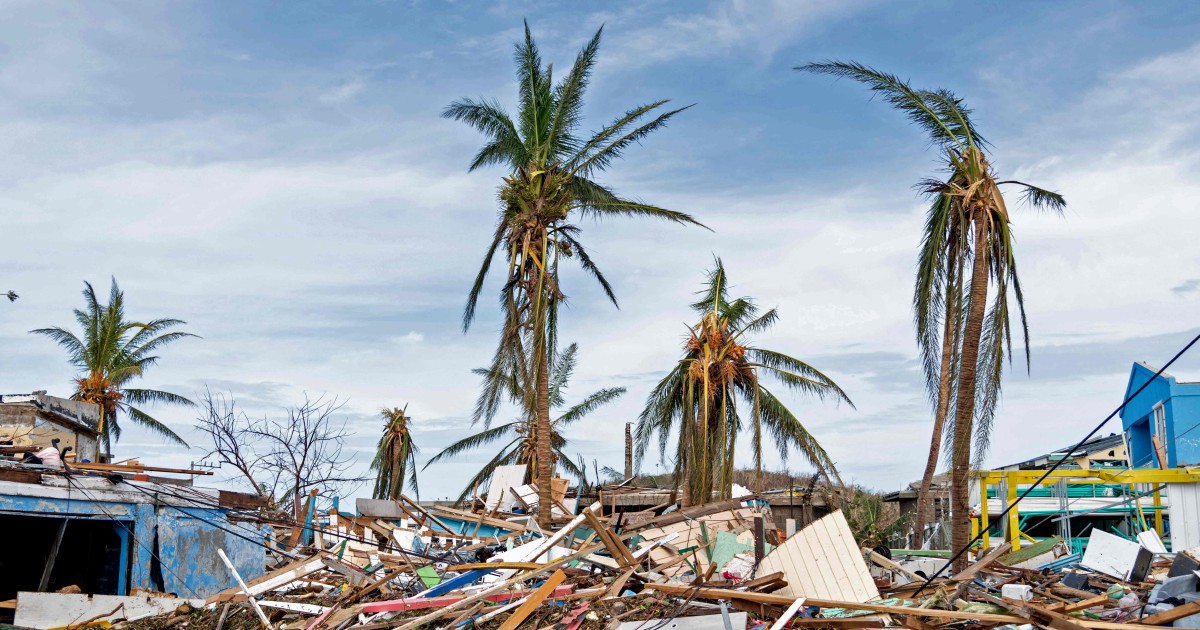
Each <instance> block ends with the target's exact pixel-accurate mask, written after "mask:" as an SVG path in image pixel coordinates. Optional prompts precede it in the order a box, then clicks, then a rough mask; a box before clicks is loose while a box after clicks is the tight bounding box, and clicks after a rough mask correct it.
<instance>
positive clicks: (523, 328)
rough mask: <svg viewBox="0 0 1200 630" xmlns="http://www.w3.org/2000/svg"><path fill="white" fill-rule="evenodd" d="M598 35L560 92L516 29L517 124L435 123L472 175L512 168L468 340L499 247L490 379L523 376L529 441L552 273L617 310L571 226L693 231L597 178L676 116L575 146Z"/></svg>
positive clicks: (583, 138)
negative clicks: (571, 265) (461, 142)
mask: <svg viewBox="0 0 1200 630" xmlns="http://www.w3.org/2000/svg"><path fill="white" fill-rule="evenodd" d="M602 31H603V28H601V29H600V30H597V31H596V34H595V36H593V37H592V39H591V41H589V42H588V44H587V45H586V46H584V47H583V49H582V50H581V51H580V52H579V54H578V55H577V56H576V58H575V63H574V65H573V66H572V67H571V70H570V71H569V72H568V73H567V74H566V76H565V77H563V79H562V80H561V81H559V82H558V83H555V82H554V80H553V77H552V73H551V68H550V67H549V66H546V65H544V64H543V62H542V58H541V54H540V53H539V52H538V48H537V45H536V44H535V43H534V41H533V36H532V35H531V34H530V32H529V25H528V23H526V25H525V40H524V41H523V42H521V43H519V44H517V46H516V52H515V55H514V57H515V61H516V65H517V84H518V111H517V116H516V118H515V120H514V119H513V118H510V117H509V115H508V113H507V112H505V111H504V109H503V108H502V107H501V106H500V105H499V104H498V103H496V102H494V101H488V100H478V101H477V100H472V99H461V100H458V101H455V102H454V103H451V104H450V105H449V106H448V107H447V108H446V109H445V111H443V112H442V116H443V117H445V118H452V119H454V120H459V121H462V122H465V123H467V124H468V125H470V126H472V127H474V128H475V129H476V130H478V131H479V132H481V133H483V134H484V135H485V136H486V137H487V142H486V144H484V146H483V148H482V149H480V151H479V153H478V154H476V156H475V159H474V160H472V161H471V165H470V169H469V170H471V171H474V170H475V169H477V168H480V167H483V166H490V165H501V166H504V167H506V168H508V169H510V174H509V175H508V176H507V177H505V178H504V179H503V181H502V183H501V186H500V201H501V207H500V212H499V219H498V221H497V224H496V230H495V233H494V234H493V236H492V242H491V244H490V245H489V246H488V249H487V252H486V253H485V254H484V258H483V265H482V267H481V268H480V270H479V273H478V274H477V275H476V277H475V283H474V285H473V286H472V287H471V291H470V293H469V294H468V297H467V306H466V309H465V311H464V313H463V330H464V331H465V330H466V329H467V328H468V327H469V326H470V324H471V321H472V319H473V318H474V317H475V308H476V304H477V302H478V299H479V293H480V291H481V289H482V287H483V282H484V280H485V278H486V277H487V273H488V270H489V269H490V268H491V266H492V259H493V257H494V256H495V254H496V251H497V250H498V249H501V248H503V250H504V255H505V256H506V259H507V268H508V269H507V275H506V277H505V280H504V285H503V289H502V290H501V303H502V304H503V309H504V323H503V325H502V328H501V333H500V341H499V343H498V345H497V348H496V352H495V354H494V356H493V358H492V363H491V367H490V369H489V370H487V374H489V375H492V376H493V377H496V378H498V377H499V376H500V375H506V374H522V375H526V374H527V375H529V376H528V378H526V377H525V376H522V377H521V381H522V382H524V383H528V384H529V390H528V391H523V392H521V394H520V396H521V397H522V398H523V399H524V404H525V405H526V406H527V407H528V408H529V409H530V410H531V412H533V413H534V414H535V425H536V426H535V431H534V433H535V434H536V435H549V434H550V429H549V427H550V404H549V391H550V386H549V371H550V369H549V362H550V360H551V357H553V356H554V353H555V348H554V345H555V337H556V335H557V330H556V326H557V318H558V304H559V303H560V302H561V301H562V300H563V299H564V298H565V295H564V293H563V292H562V289H561V287H560V286H559V278H558V270H559V263H560V261H561V259H563V258H577V260H578V262H579V265H580V266H581V267H582V268H583V269H584V271H585V272H587V273H588V274H590V275H592V276H593V277H594V278H595V279H596V281H597V282H599V284H600V286H601V288H602V289H603V290H604V293H605V295H607V296H608V298H609V299H610V300H611V301H612V302H613V304H614V305H615V304H616V303H617V300H616V297H615V295H614V294H613V290H612V287H611V286H610V285H609V283H608V280H606V279H605V278H604V275H603V274H601V273H600V270H599V268H598V267H597V266H596V264H595V263H594V262H593V261H592V259H591V258H590V257H589V256H588V253H587V250H586V249H585V248H584V246H583V245H582V243H580V241H579V235H580V229H579V227H578V226H577V225H574V224H573V223H572V221H573V220H574V219H575V218H577V217H578V216H584V217H591V218H596V219H600V218H606V217H613V216H646V217H654V218H659V219H665V220H668V221H673V222H676V223H693V224H695V223H696V221H695V220H694V219H693V218H692V217H690V216H688V215H686V214H683V213H681V212H675V211H672V210H667V209H665V208H660V207H657V206H652V205H649V204H645V203H641V202H637V201H631V200H629V199H626V198H623V197H620V196H618V195H617V194H616V193H615V192H613V191H612V190H611V189H610V188H608V187H606V186H604V185H602V184H600V183H597V182H596V181H595V179H594V178H595V176H596V175H598V174H600V173H601V172H602V171H604V170H605V169H606V168H607V167H608V166H609V165H611V164H612V163H613V161H614V160H617V159H618V158H620V157H621V156H622V155H623V153H624V151H625V149H627V148H628V147H629V146H630V145H632V144H634V143H637V142H640V141H641V140H642V139H643V138H645V137H646V136H647V135H649V134H650V133H652V132H654V131H655V130H657V129H660V128H662V127H664V126H665V125H666V124H667V121H669V120H670V119H671V118H672V117H674V116H675V115H676V114H678V113H679V112H681V111H683V110H684V109H687V108H686V107H685V108H680V109H674V110H669V111H664V110H663V109H662V108H663V106H664V105H665V104H666V103H667V101H665V100H662V101H655V102H653V103H649V104H646V105H641V106H638V107H635V108H633V109H630V110H629V111H627V112H625V113H624V114H622V115H620V116H618V117H617V118H616V119H615V120H614V121H613V122H611V123H609V124H608V125H607V126H605V127H603V128H602V129H601V130H600V131H598V132H595V133H593V134H590V135H580V132H581V129H580V127H581V125H582V122H583V121H582V111H583V104H584V100H583V99H584V94H585V92H586V90H587V87H588V84H589V82H590V80H591V72H592V68H593V67H594V66H595V63H596V54H597V51H598V50H599V47H600V35H601V32H602ZM504 391H505V387H504V384H503V383H501V382H498V381H496V380H495V378H490V379H487V380H485V382H484V385H483V390H482V393H481V395H480V400H479V403H478V405H477V406H476V413H475V418H476V419H479V418H491V417H492V415H493V414H495V412H496V409H497V407H498V406H499V404H500V402H501V398H502V397H503V396H504ZM537 448H538V449H539V451H540V454H539V457H538V460H537V461H538V468H537V471H536V475H535V478H536V479H537V481H538V488H539V492H540V493H541V495H542V496H541V497H540V499H541V501H540V503H541V510H540V512H539V516H538V518H539V520H540V521H541V522H542V524H543V525H546V524H548V523H549V520H550V500H549V499H550V494H549V493H550V476H551V472H550V468H549V467H548V466H549V461H550V453H551V450H552V447H551V444H550V442H549V441H548V440H541V441H538V443H537Z"/></svg>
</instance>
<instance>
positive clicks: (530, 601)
mask: <svg viewBox="0 0 1200 630" xmlns="http://www.w3.org/2000/svg"><path fill="white" fill-rule="evenodd" d="M588 513H589V514H590V513H591V511H590V510H589V512H588ZM565 579H567V575H566V574H565V573H563V572H562V571H561V570H560V571H555V572H554V574H553V575H551V576H550V577H549V578H548V579H547V580H546V581H545V582H543V583H542V585H541V586H539V587H538V589H537V590H536V591H534V592H533V593H531V594H530V595H529V597H528V598H526V599H525V603H524V604H521V607H520V608H517V611H516V612H514V613H513V614H512V615H509V617H508V619H507V620H506V621H505V622H504V624H503V625H501V626H500V630H516V629H517V628H518V627H519V626H520V625H521V622H522V621H525V618H526V617H528V616H529V615H531V614H533V611H534V610H535V609H537V607H538V606H541V605H542V602H543V601H545V600H546V598H547V597H549V596H550V594H551V593H553V592H554V589H555V588H557V587H558V585H559V584H562V582H563V580H565Z"/></svg>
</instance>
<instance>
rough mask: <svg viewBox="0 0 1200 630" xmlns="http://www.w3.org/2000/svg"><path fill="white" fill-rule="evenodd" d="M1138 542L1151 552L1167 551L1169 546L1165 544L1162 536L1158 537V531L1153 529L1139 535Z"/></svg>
mask: <svg viewBox="0 0 1200 630" xmlns="http://www.w3.org/2000/svg"><path fill="white" fill-rule="evenodd" d="M1137 539H1138V542H1139V543H1141V544H1142V546H1143V547H1145V548H1146V549H1149V550H1150V553H1167V547H1166V545H1164V544H1163V541H1162V539H1161V538H1159V537H1158V532H1156V531H1154V530H1153V529H1148V530H1146V531H1144V532H1142V533H1140V534H1138V535H1137Z"/></svg>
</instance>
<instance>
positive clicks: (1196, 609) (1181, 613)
mask: <svg viewBox="0 0 1200 630" xmlns="http://www.w3.org/2000/svg"><path fill="white" fill-rule="evenodd" d="M1197 613H1200V602H1191V603H1187V604H1184V605H1182V606H1176V607H1174V608H1172V609H1170V610H1164V611H1162V612H1160V613H1155V614H1153V615H1150V616H1149V617H1143V618H1142V619H1141V620H1140V621H1139V622H1138V623H1144V624H1148V625H1151V626H1165V625H1167V624H1169V623H1171V622H1172V621H1175V620H1176V619H1183V618H1184V617H1189V616H1191V615H1195V614H1197Z"/></svg>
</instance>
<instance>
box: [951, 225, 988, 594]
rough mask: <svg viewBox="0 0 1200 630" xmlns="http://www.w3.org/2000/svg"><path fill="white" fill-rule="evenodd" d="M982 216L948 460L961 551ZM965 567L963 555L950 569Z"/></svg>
mask: <svg viewBox="0 0 1200 630" xmlns="http://www.w3.org/2000/svg"><path fill="white" fill-rule="evenodd" d="M986 219H987V218H986V217H976V218H975V262H974V264H973V265H972V268H971V310H970V311H969V312H968V313H967V321H966V325H965V326H964V329H963V345H962V353H961V354H960V360H959V368H958V398H957V401H956V402H955V410H954V411H955V413H954V444H953V449H954V450H953V451H952V461H951V486H950V494H951V497H950V510H951V516H952V518H953V521H952V523H951V530H950V543H951V547H953V548H954V549H955V550H961V549H962V548H963V547H966V546H967V543H968V542H969V541H970V536H971V524H970V520H969V518H970V517H969V516H968V515H967V514H968V510H969V509H970V506H969V505H968V501H969V495H968V488H967V483H968V479H967V473H968V472H969V471H970V469H971V425H972V422H973V421H974V419H975V372H976V368H977V367H978V365H977V364H978V361H979V338H980V336H981V335H982V334H983V317H984V311H985V307H986V302H987V290H988V250H987V236H988V233H987V232H988V231H987V224H986V223H985V221H986ZM966 566H967V557H966V555H963V556H962V557H960V558H959V559H958V561H957V562H956V563H955V567H954V570H955V571H961V570H962V569H964V568H966Z"/></svg>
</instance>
